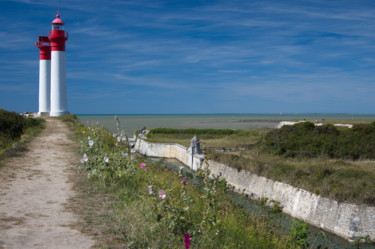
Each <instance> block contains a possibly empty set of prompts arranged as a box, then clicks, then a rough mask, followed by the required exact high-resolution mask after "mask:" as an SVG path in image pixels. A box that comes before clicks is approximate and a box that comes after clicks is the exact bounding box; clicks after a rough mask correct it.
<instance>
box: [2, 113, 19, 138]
mask: <svg viewBox="0 0 375 249" xmlns="http://www.w3.org/2000/svg"><path fill="white" fill-rule="evenodd" d="M24 120H25V118H24V117H23V116H21V115H19V114H17V113H15V112H9V111H6V110H3V109H0V136H2V137H6V138H9V139H12V140H13V139H17V138H20V137H21V135H22V133H23V129H24V122H25V121H24Z"/></svg>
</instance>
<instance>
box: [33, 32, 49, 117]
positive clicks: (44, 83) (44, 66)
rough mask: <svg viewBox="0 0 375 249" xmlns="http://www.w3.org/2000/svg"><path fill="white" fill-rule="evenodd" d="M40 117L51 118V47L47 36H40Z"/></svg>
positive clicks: (37, 44) (38, 43)
mask: <svg viewBox="0 0 375 249" xmlns="http://www.w3.org/2000/svg"><path fill="white" fill-rule="evenodd" d="M36 46H37V47H38V48H39V50H40V52H39V112H38V114H39V116H49V112H50V106H51V101H50V96H51V91H50V88H51V46H50V42H49V39H48V37H47V36H39V41H37V42H36Z"/></svg>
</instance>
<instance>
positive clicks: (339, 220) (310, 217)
mask: <svg viewBox="0 0 375 249" xmlns="http://www.w3.org/2000/svg"><path fill="white" fill-rule="evenodd" d="M208 165H209V169H210V171H211V174H212V175H216V176H218V175H221V176H222V177H223V178H224V179H226V180H227V182H228V183H229V184H230V185H232V186H233V187H235V189H236V191H238V192H240V193H245V194H247V195H249V196H250V197H251V198H254V199H259V198H268V199H270V200H275V201H278V202H280V203H281V206H282V207H283V212H285V213H287V214H289V215H291V216H293V217H296V218H299V219H302V220H304V221H306V222H308V223H310V224H313V225H315V226H317V227H321V228H322V229H325V230H328V231H330V232H332V233H334V234H337V235H339V236H341V237H344V238H346V239H355V238H358V237H361V236H367V235H369V236H370V237H371V239H372V240H375V207H372V206H366V205H355V204H349V203H339V202H337V201H335V200H330V199H327V198H323V197H320V196H318V195H315V194H312V193H310V192H308V191H306V190H303V189H300V188H295V187H292V186H291V185H288V184H285V183H282V182H277V181H273V180H270V179H267V178H265V177H262V176H257V175H254V174H250V173H248V172H245V171H240V172H238V171H237V170H236V169H234V168H230V167H228V166H226V165H224V164H221V163H217V162H214V161H209V162H208Z"/></svg>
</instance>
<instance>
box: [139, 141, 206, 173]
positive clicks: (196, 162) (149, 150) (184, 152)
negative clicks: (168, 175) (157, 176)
mask: <svg viewBox="0 0 375 249" xmlns="http://www.w3.org/2000/svg"><path fill="white" fill-rule="evenodd" d="M134 148H135V149H136V150H137V151H138V152H139V153H141V154H142V155H145V156H149V157H164V158H175V159H177V160H179V161H180V162H182V163H183V164H185V165H187V166H188V167H190V168H191V169H193V170H197V169H198V168H199V167H200V166H201V164H202V161H203V159H204V156H203V155H196V154H194V155H193V156H192V155H191V152H190V151H188V149H187V148H185V147H184V146H182V145H180V144H174V143H149V142H146V141H144V140H142V139H137V142H136V144H135V146H134ZM192 159H193V160H192ZM192 161H193V162H192Z"/></svg>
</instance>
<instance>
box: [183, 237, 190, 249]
mask: <svg viewBox="0 0 375 249" xmlns="http://www.w3.org/2000/svg"><path fill="white" fill-rule="evenodd" d="M184 237H185V239H184V242H185V248H186V249H189V247H190V245H191V238H192V237H191V235H190V234H188V233H185V234H184Z"/></svg>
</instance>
